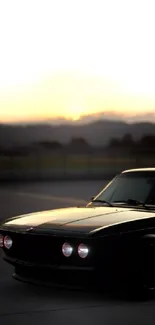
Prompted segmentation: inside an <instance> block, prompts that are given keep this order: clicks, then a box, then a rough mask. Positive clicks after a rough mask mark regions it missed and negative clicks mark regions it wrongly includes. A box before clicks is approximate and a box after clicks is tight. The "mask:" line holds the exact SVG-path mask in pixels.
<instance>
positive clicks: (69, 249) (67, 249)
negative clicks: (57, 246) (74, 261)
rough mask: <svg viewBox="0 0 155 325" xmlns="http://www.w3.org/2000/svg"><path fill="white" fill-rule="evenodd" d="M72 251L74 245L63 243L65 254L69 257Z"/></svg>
mask: <svg viewBox="0 0 155 325" xmlns="http://www.w3.org/2000/svg"><path fill="white" fill-rule="evenodd" d="M72 252H73V247H72V246H71V245H70V244H68V243H64V244H63V245H62V253H63V255H64V256H66V257H69V256H71V255H72Z"/></svg>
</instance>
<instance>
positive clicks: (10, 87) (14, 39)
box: [0, 0, 155, 122]
mask: <svg viewBox="0 0 155 325" xmlns="http://www.w3.org/2000/svg"><path fill="white" fill-rule="evenodd" d="M154 14H155V2H154V0H152V1H150V0H147V1H142V0H141V1H138V0H134V1H133V0H130V1H124V0H122V1H121V0H117V1H116V0H113V1H112V0H108V1H103V0H101V1H98V0H92V1H91V0H66V1H64V0H56V1H55V0H53V1H52V0H50V1H47V0H43V1H38V0H37V1H35V0H27V1H21V0H19V1H17V0H14V1H12V0H8V1H1V2H0V121H1V122H2V121H4V122H10V121H13V122H15V121H23V120H40V119H42V120H45V119H48V118H52V117H57V116H65V117H67V118H72V119H78V118H79V117H80V115H83V114H92V113H96V112H101V111H103V112H106V111H116V112H118V113H123V112H124V114H126V115H130V114H131V115H132V114H139V113H145V112H151V111H152V112H154V111H155V44H154V32H155V19H154Z"/></svg>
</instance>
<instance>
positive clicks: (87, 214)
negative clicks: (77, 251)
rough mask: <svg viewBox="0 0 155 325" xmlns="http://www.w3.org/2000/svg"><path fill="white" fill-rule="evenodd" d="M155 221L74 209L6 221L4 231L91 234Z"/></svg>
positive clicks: (114, 211) (129, 213) (126, 212)
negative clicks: (141, 221)
mask: <svg viewBox="0 0 155 325" xmlns="http://www.w3.org/2000/svg"><path fill="white" fill-rule="evenodd" d="M152 217H155V212H153V211H152V212H151V211H148V212H147V211H144V210H137V209H133V208H130V209H128V208H115V207H93V206H91V207H90V206H89V207H73V208H63V209H56V210H50V211H42V212H36V213H30V214H26V215H21V216H18V217H15V218H12V219H10V220H8V221H6V222H5V223H4V224H3V225H2V226H1V229H4V228H5V229H6V228H7V229H8V228H9V229H10V230H11V229H14V230H15V229H16V230H29V229H30V228H31V227H32V228H33V229H34V230H38V231H39V230H40V231H45V230H46V231H48V232H50V231H54V230H60V231H65V230H66V231H71V232H80V233H91V232H94V231H99V230H100V229H104V228H108V227H111V226H115V225H120V224H126V223H129V222H133V221H139V220H144V219H148V218H152Z"/></svg>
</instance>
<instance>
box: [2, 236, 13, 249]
mask: <svg viewBox="0 0 155 325" xmlns="http://www.w3.org/2000/svg"><path fill="white" fill-rule="evenodd" d="M12 244H13V241H12V239H11V237H9V236H5V237H4V246H5V248H7V249H10V248H11V247H12Z"/></svg>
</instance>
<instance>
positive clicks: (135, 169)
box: [122, 167, 155, 174]
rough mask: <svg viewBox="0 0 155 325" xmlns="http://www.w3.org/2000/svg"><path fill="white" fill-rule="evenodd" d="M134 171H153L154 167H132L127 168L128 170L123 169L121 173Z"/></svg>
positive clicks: (154, 170)
mask: <svg viewBox="0 0 155 325" xmlns="http://www.w3.org/2000/svg"><path fill="white" fill-rule="evenodd" d="M134 172H155V168H153V167H152V168H149V167H147V168H134V169H128V170H124V171H122V174H125V173H134Z"/></svg>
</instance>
